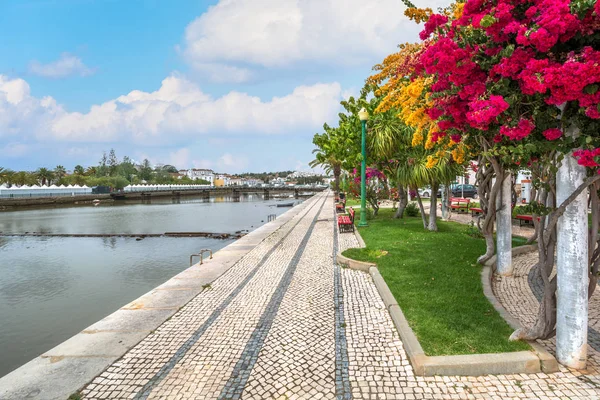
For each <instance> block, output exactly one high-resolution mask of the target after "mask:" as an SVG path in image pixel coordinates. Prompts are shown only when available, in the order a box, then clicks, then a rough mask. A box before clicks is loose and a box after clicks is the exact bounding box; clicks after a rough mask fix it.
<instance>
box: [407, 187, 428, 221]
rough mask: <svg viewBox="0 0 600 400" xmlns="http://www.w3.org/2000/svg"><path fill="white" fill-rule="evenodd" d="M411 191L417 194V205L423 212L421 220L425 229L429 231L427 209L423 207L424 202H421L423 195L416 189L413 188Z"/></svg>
mask: <svg viewBox="0 0 600 400" xmlns="http://www.w3.org/2000/svg"><path fill="white" fill-rule="evenodd" d="M411 190H412V191H413V192H415V193H416V197H417V204H418V205H419V209H420V210H421V219H422V220H423V229H427V217H426V216H425V207H423V201H422V200H421V195H420V194H419V191H418V190H417V188H416V187H412V188H411Z"/></svg>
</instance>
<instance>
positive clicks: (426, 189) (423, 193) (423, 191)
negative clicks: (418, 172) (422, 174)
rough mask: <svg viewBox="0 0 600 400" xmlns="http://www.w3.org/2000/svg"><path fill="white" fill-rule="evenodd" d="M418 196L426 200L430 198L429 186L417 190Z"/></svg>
mask: <svg viewBox="0 0 600 400" xmlns="http://www.w3.org/2000/svg"><path fill="white" fill-rule="evenodd" d="M419 196H421V197H423V198H426V199H428V198H429V197H431V188H430V187H429V186H427V187H424V188H422V189H419Z"/></svg>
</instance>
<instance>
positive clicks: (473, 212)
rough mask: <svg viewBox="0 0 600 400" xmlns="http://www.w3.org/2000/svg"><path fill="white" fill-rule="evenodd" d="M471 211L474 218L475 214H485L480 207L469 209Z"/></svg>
mask: <svg viewBox="0 0 600 400" xmlns="http://www.w3.org/2000/svg"><path fill="white" fill-rule="evenodd" d="M469 210H470V211H471V216H472V217H474V216H475V214H483V210H482V209H481V208H478V207H471V208H469Z"/></svg>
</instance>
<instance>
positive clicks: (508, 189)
mask: <svg viewBox="0 0 600 400" xmlns="http://www.w3.org/2000/svg"><path fill="white" fill-rule="evenodd" d="M496 205H497V206H496V212H497V213H498V217H497V223H496V225H497V226H496V252H497V258H496V273H497V274H498V275H502V276H509V275H512V273H513V266H512V207H511V205H512V174H511V173H510V172H506V173H505V174H504V179H503V181H502V187H501V189H500V193H499V196H497V197H496Z"/></svg>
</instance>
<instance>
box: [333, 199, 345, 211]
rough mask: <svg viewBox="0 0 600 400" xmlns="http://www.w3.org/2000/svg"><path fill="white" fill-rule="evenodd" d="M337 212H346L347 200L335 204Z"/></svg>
mask: <svg viewBox="0 0 600 400" xmlns="http://www.w3.org/2000/svg"><path fill="white" fill-rule="evenodd" d="M335 211H336V212H337V213H344V212H346V200H345V199H344V200H341V201H339V202H336V203H335Z"/></svg>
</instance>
